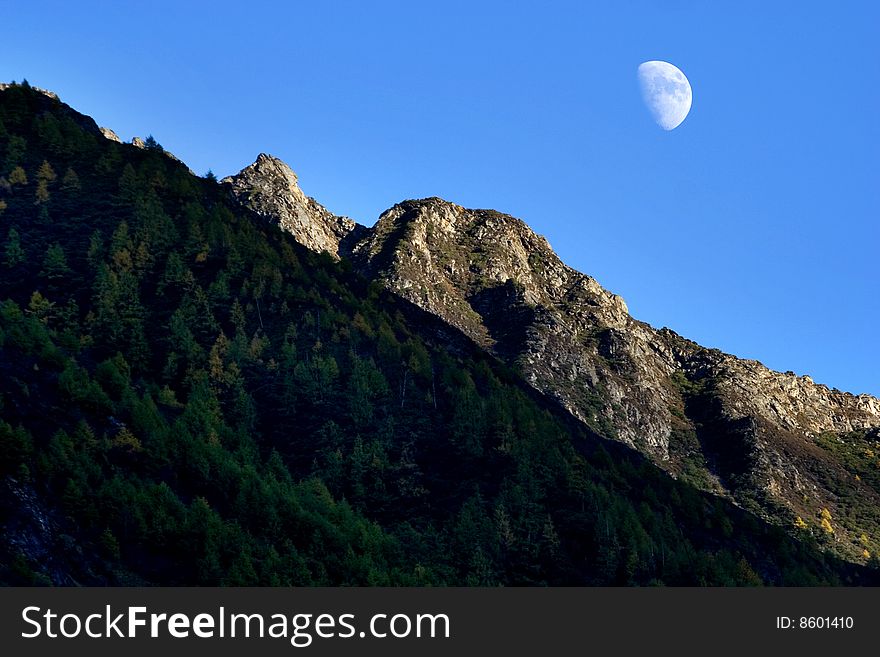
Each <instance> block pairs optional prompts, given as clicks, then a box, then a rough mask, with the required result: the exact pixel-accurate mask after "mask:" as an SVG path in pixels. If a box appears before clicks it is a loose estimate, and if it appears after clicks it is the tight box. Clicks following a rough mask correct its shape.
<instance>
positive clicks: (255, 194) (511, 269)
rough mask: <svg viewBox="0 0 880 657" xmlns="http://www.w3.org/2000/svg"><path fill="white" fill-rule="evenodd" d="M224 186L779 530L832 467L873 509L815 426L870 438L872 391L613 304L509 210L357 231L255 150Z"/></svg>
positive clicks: (836, 495)
mask: <svg viewBox="0 0 880 657" xmlns="http://www.w3.org/2000/svg"><path fill="white" fill-rule="evenodd" d="M223 183H224V184H226V185H228V186H229V188H230V193H231V194H233V195H234V196H235V197H236V198H237V199H238V200H239V201H240V202H241V203H243V204H244V205H246V206H247V207H249V208H250V209H252V210H254V211H256V212H257V213H258V214H260V215H261V216H263V217H265V218H266V219H267V220H268V221H270V222H271V223H275V224H277V225H279V226H280V227H281V228H282V229H284V230H286V231H288V232H290V233H292V234H293V235H294V236H295V237H296V239H297V240H298V241H299V242H301V243H302V244H304V245H305V246H307V247H309V248H311V249H313V250H316V251H327V252H329V253H330V254H331V255H333V256H334V257H337V258H339V257H344V258H347V259H349V260H350V261H351V262H352V263H353V265H354V266H355V268H356V269H357V270H359V271H360V272H361V273H363V274H364V275H366V276H367V277H369V278H371V279H375V280H379V281H381V282H382V283H383V284H384V285H386V286H387V287H388V288H389V289H391V290H393V291H394V292H395V293H397V294H399V295H400V296H402V297H404V298H405V299H407V300H409V301H411V302H412V303H414V304H416V305H418V306H420V307H421V308H423V309H425V310H427V311H429V312H431V313H433V314H435V315H438V316H439V317H441V318H443V319H444V320H445V321H447V322H448V323H449V324H451V325H453V326H455V327H456V328H458V329H459V330H461V331H462V332H464V333H465V334H466V335H468V336H469V337H470V338H472V339H473V340H474V341H475V342H477V343H478V344H480V345H481V346H483V347H484V348H485V349H487V350H489V351H491V352H493V353H494V354H495V355H497V356H498V357H499V358H501V359H503V360H505V361H507V362H508V363H510V364H512V365H514V366H515V367H516V368H517V369H519V371H520V372H521V373H522V375H523V376H524V377H525V378H526V379H527V380H528V381H529V382H530V383H531V384H532V385H533V386H534V387H535V388H537V389H538V390H540V391H541V392H543V393H545V394H548V395H550V396H552V397H553V398H555V399H557V400H558V401H559V403H560V404H561V405H562V406H564V407H565V408H566V409H567V410H568V411H570V412H571V413H572V414H573V415H574V416H576V417H577V418H579V419H580V420H582V421H583V422H585V423H586V424H588V425H589V426H591V427H592V428H594V429H595V430H597V431H599V432H600V433H602V434H603V435H605V436H606V437H609V438H612V439H615V440H619V441H621V442H623V443H625V444H627V445H629V446H631V447H633V448H636V449H638V450H640V451H642V452H644V453H646V454H648V455H649V456H650V457H651V458H652V459H653V460H654V461H655V462H657V463H658V464H660V465H661V466H662V467H664V468H665V469H667V470H668V471H669V472H670V473H672V474H673V475H674V476H683V477H687V478H689V479H691V480H692V481H694V483H697V484H698V485H700V486H701V487H703V488H706V489H709V490H713V491H714V492H716V493H718V494H720V495H724V496H727V497H730V498H732V499H734V500H735V501H737V502H738V503H740V504H742V505H744V506H748V507H749V508H751V509H752V510H754V511H756V512H758V513H760V514H762V515H764V516H765V517H770V518H772V519H774V520H775V521H777V522H780V523H782V524H786V525H789V524H792V523H795V522H797V523H798V525H800V524H801V523H803V524H806V525H808V526H812V525H816V527H818V525H819V515H820V514H821V512H822V511H821V510H822V509H826V510H828V509H831V512H835V513H837V512H839V513H845V512H846V511H845V510H844V509H843V508H842V506H843V503H842V502H841V501H840V498H841V497H842V495H841V493H840V491H839V490H838V491H836V492H832V491H830V490H829V486H828V485H827V483H825V480H826V479H827V477H829V476H830V477H832V478H833V479H834V481H835V482H838V483H839V484H840V486H842V487H843V488H844V489H846V491H847V492H851V491H850V489H854V490H857V491H858V494H859V495H861V496H862V497H863V498H864V499H865V500H866V502H869V503H870V504H880V493H878V491H877V490H875V489H873V488H871V487H867V486H862V485H860V480H859V481H856V480H855V477H854V475H853V473H852V472H851V471H850V470H848V469H847V468H846V467H845V466H844V465H842V464H841V463H840V462H839V459H837V458H836V457H835V456H834V455H833V454H832V453H830V452H829V451H828V449H825V448H822V447H818V446H817V439H818V437H820V436H823V435H825V434H832V435H833V436H834V437H835V438H834V439H835V440H845V439H846V438H845V436H846V435H848V434H851V433H853V432H856V433H859V437H858V440H863V441H867V443H872V441H875V440H876V438H880V435H877V434H876V431H877V429H878V427H880V401H878V400H877V399H876V398H874V397H871V396H869V395H858V396H856V395H852V394H849V393H845V392H840V391H838V390H831V389H829V388H828V387H826V386H824V385H822V384H817V383H814V382H813V381H812V379H811V378H810V377H808V376H796V375H794V374H793V373H791V372H789V373H779V372H773V371H772V370H770V369H768V368H766V367H764V366H763V365H762V364H761V363H759V362H757V361H753V360H743V359H739V358H736V357H734V356H731V355H728V354H724V353H722V352H720V351H718V350H715V349H706V348H704V347H701V346H700V345H698V344H696V343H694V342H692V341H689V340H686V339H684V338H682V337H680V336H678V335H677V334H676V333H674V332H673V331H671V330H669V329H665V328H664V329H659V330H658V329H655V328H653V327H651V326H649V325H648V324H645V323H643V322H640V321H638V320H636V319H634V318H632V317H631V316H630V315H629V312H628V309H627V307H626V304H625V303H624V301H623V299H621V298H620V297H619V296H617V295H615V294H613V293H611V292H609V291H607V290H605V289H604V288H602V286H601V285H600V284H599V283H598V282H597V281H596V280H595V279H593V278H591V277H590V276H587V275H585V274H582V273H580V272H578V271H576V270H574V269H572V268H571V267H568V266H567V265H565V264H564V263H563V262H562V261H561V260H560V259H559V258H558V257H557V256H556V254H555V253H554V252H553V250H552V248H551V247H550V245H549V243H548V242H547V240H546V239H544V238H543V237H541V236H539V235H537V234H535V233H534V232H533V231H532V230H531V229H530V228H529V227H528V226H527V225H526V224H525V223H524V222H522V221H521V220H519V219H516V218H514V217H511V216H509V215H504V214H502V213H499V212H495V211H492V210H470V209H466V208H463V207H461V206H458V205H456V204H454V203H450V202H447V201H444V200H442V199H439V198H427V199H421V200H410V201H405V202H402V203H399V204H397V205H395V206H394V207H392V208H390V209H389V210H387V211H386V212H384V213H383V214H382V215H381V216H380V218H379V220H378V222H377V223H376V224H375V226H374V227H372V228H367V227H364V226H360V225H358V224H356V223H355V222H353V221H351V220H350V219H347V218H342V217H337V216H335V215H333V214H332V213H331V212H329V211H328V210H326V209H325V208H324V207H323V206H321V205H320V204H318V203H317V202H316V201H315V200H314V199H311V198H309V197H307V196H306V195H305V194H304V193H303V192H302V191H301V190H300V189H299V186H298V183H297V178H296V175H295V174H294V173H293V172H292V170H290V168H289V167H287V165H285V164H284V163H283V162H281V161H280V160H278V159H277V158H273V157H271V156H267V155H264V154H263V155H260V157H259V158H258V159H257V161H256V162H255V163H254V164H253V165H251V166H249V167H247V168H246V169H244V170H243V171H242V172H241V173H239V174H237V175H235V176H231V177H229V178H226V179H224V180H223ZM867 443H866V444H867ZM836 486H837V484H835V487H836ZM804 518H806V519H807V520H806V521H805V520H804ZM814 521H815V522H814ZM849 524H850V525H851V527H850V528H849V529H847V528H844V527H841V528H839V529H835V533H834V535H833V537H831V538H829V540H831V541H833V542H834V543H836V544H840V545H836V546H835V549H837V551H840V552H841V553H844V554H846V555H847V556H849V557H850V558H854V559H857V558H859V556H861V557H864V554H863V552H864V551H863V550H860V549H859V545H858V540H857V539H856V538H855V534H860V533H862V532H863V531H869V532H876V531H878V529H880V525H878V524H877V522H876V518H873V519H868V518H859V519H855V520H852V522H851V523H849ZM817 531H818V530H817ZM825 538H828V537H825Z"/></svg>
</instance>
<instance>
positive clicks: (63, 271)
mask: <svg viewBox="0 0 880 657" xmlns="http://www.w3.org/2000/svg"><path fill="white" fill-rule="evenodd" d="M69 273H70V267H68V266H67V256H65V255H64V249H63V248H61V245H60V244H59V243H58V242H55V244H53V245H52V246H50V247H49V248H48V249H47V250H46V255H45V257H44V258H43V268H42V269H41V270H40V276H42V277H43V278H45V279H47V280H49V281H59V280H61V279H63V278H64V277H65V276H67V275H68V274H69Z"/></svg>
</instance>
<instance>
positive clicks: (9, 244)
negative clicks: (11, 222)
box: [3, 228, 25, 267]
mask: <svg viewBox="0 0 880 657" xmlns="http://www.w3.org/2000/svg"><path fill="white" fill-rule="evenodd" d="M4 256H5V257H4V259H3V261H4V262H5V263H6V266H7V267H15V266H16V265H18V264H21V263H22V262H24V259H25V253H24V249H23V248H21V239H20V237H19V235H18V231H17V230H15V228H10V229H9V235H8V236H7V238H6V248H5V250H4Z"/></svg>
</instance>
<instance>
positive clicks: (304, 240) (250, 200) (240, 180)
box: [220, 153, 358, 258]
mask: <svg viewBox="0 0 880 657" xmlns="http://www.w3.org/2000/svg"><path fill="white" fill-rule="evenodd" d="M220 182H221V183H223V184H226V185H229V188H230V191H231V193H232V194H233V196H234V197H235V198H236V199H237V200H238V201H239V202H240V203H242V204H243V205H245V206H246V207H248V208H250V209H251V210H253V211H254V212H256V213H257V214H258V215H260V216H262V217H264V218H266V219H268V220H269V221H270V222H271V223H274V224H276V225H278V226H280V227H281V228H282V229H283V230H285V231H287V232H289V233H291V234H292V235H293V236H294V237H295V238H296V240H297V241H298V242H300V244H303V245H304V246H307V247H308V248H310V249H312V250H314V251H318V252H319V253H320V252H322V251H327V252H328V253H330V254H331V255H332V256H334V257H336V258H338V257H339V256H340V249H341V243H342V241H343V239H344V238H346V237H347V236H349V235H350V234H351V233H353V232H355V231H356V230H357V229H358V225H357V224H356V223H355V222H354V221H352V220H351V219H349V218H348V217H339V216H337V215H334V214H333V213H331V212H330V211H329V210H327V209H326V208H325V207H324V206H322V205H321V204H320V203H318V202H317V201H315V199H313V198H311V197H309V196H306V195H305V194H304V193H303V191H302V190H301V189H300V187H299V183H298V181H297V176H296V174H295V173H294V172H293V170H292V169H291V168H290V167H289V166H287V164H285V163H284V162H283V161H281V160H279V159H278V158H277V157H273V156H271V155H267V154H266V153H260V154H259V155H258V156H257V159H256V161H255V162H254V163H253V164H251V165H250V166H247V167H245V168H244V169H242V170H241V171H240V172H239V173H237V174H236V175H234V176H229V177H226V178H224V179H223V180H221V181H220Z"/></svg>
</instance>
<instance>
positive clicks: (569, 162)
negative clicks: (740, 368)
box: [0, 0, 880, 395]
mask: <svg viewBox="0 0 880 657" xmlns="http://www.w3.org/2000/svg"><path fill="white" fill-rule="evenodd" d="M129 4H133V3H116V2H102V3H96V2H76V3H71V2H39V3H36V2H34V3H29V2H20V1H16V2H2V1H0V15H2V17H3V26H2V38H0V80H12V79H15V80H21V78H23V77H26V78H27V79H28V80H29V81H30V82H31V83H32V84H35V85H38V86H44V87H48V88H50V89H53V90H55V91H57V92H58V93H59V94H60V95H61V97H62V99H63V100H65V101H66V102H68V103H69V104H71V105H73V106H74V107H75V108H77V109H79V110H80V111H82V112H85V113H87V114H90V115H92V116H93V117H94V118H95V119H96V120H97V121H98V122H99V123H100V124H102V125H106V126H109V127H111V128H113V129H114V130H116V131H117V132H118V133H119V134H120V136H122V137H123V138H124V139H130V138H131V137H132V136H133V135H141V136H145V135H147V134H150V133H152V134H153V135H154V136H155V137H156V138H157V139H158V140H159V142H160V143H162V144H163V145H164V146H165V147H166V148H167V149H169V150H171V151H172V152H174V153H176V154H177V155H178V156H180V157H181V158H183V159H184V160H185V161H186V162H187V163H188V164H189V165H190V166H191V167H192V168H193V169H194V170H196V171H198V172H199V173H202V172H204V171H206V170H207V169H208V168H211V169H213V170H214V172H215V173H217V174H218V175H226V174H229V173H233V172H235V171H237V170H239V169H240V168H242V167H244V166H245V165H247V164H249V163H250V162H252V161H253V160H254V158H255V157H256V155H257V153H259V152H260V151H266V152H269V153H272V154H274V155H277V156H279V157H281V158H282V159H284V160H286V161H287V162H288V163H289V164H290V165H291V166H292V167H293V168H294V170H296V171H297V172H298V173H299V176H300V182H301V185H302V187H303V189H304V190H305V191H306V193H308V194H310V195H312V196H315V197H316V198H317V199H318V200H319V201H321V202H322V203H323V204H325V205H326V206H327V207H328V208H329V209H331V210H332V211H334V212H336V213H340V214H347V215H349V216H351V217H353V218H354V219H357V220H358V221H360V222H362V223H365V224H372V223H373V222H374V221H375V220H376V218H377V217H378V215H379V213H380V212H381V211H382V210H384V209H386V208H387V207H389V206H391V205H393V204H394V203H395V202H397V201H399V200H402V199H405V198H414V197H423V196H434V195H437V196H442V197H444V198H447V199H449V200H451V201H455V202H457V203H460V204H462V205H465V206H469V207H491V208H496V209H498V210H501V211H504V212H509V213H511V214H513V215H516V216H518V217H521V218H523V219H525V220H526V221H527V222H528V223H530V224H531V226H532V227H533V228H534V229H535V230H536V231H538V232H540V233H542V234H544V235H545V236H547V238H548V239H549V240H550V243H551V244H552V245H553V246H554V247H555V248H556V250H557V252H558V253H559V254H560V255H561V256H562V257H563V259H564V260H565V261H566V262H568V263H569V264H571V265H572V266H574V267H576V268H577V269H579V270H581V271H584V272H586V273H588V274H591V275H592V276H594V277H596V278H597V279H598V280H599V282H600V283H602V284H603V285H604V286H605V287H607V288H609V289H610V290H612V291H614V292H617V293H619V294H621V295H622V296H623V297H624V298H625V299H626V301H627V303H628V304H629V307H630V310H631V312H632V313H633V315H635V316H636V317H637V318H639V319H642V320H645V321H648V322H650V323H651V324H654V325H655V326H658V327H659V326H669V327H670V328H673V329H674V330H676V331H678V332H679V333H681V334H683V335H685V336H687V337H690V338H692V339H694V340H697V341H698V342H701V343H702V344H705V345H707V346H712V347H718V348H720V349H723V350H725V351H728V352H731V353H735V354H737V355H740V356H744V357H750V358H757V359H759V360H761V361H762V362H763V363H765V364H766V365H768V366H770V367H773V368H774V369H778V370H783V371H784V370H789V369H791V370H794V371H796V372H797V373H798V374H810V375H812V376H813V377H814V378H815V379H816V380H817V381H820V382H823V383H827V384H828V385H829V386H832V387H838V388H841V389H843V390H849V391H851V392H856V393H859V392H870V393H873V394H875V395H877V394H880V340H878V335H877V333H878V331H877V327H878V326H880V301H878V299H880V295H878V283H880V273H878V271H880V270H878V251H880V248H878V247H880V227H878V220H880V166H878V164H880V162H878V160H880V38H878V31H877V30H878V26H880V9H878V8H877V6H878V4H880V3H876V2H870V1H864V2H831V1H828V2H810V1H804V2H797V3H795V2H766V1H761V2H752V1H744V0H740V1H737V2H724V3H722V2H698V1H692V2H685V1H683V0H679V1H669V2H663V1H661V0H655V1H652V2H648V1H643V2H635V1H612V0H608V1H606V2H589V3H587V2H571V3H562V2H559V3H553V2H550V3H540V6H539V5H538V4H537V3H535V4H534V5H533V6H529V5H526V4H525V3H514V2H482V3H481V2H450V1H444V2H442V3H441V2H437V3H433V7H428V6H427V4H428V3H421V2H418V3H417V2H393V3H390V2H380V3H376V2H333V3H330V2H327V3H324V2H316V1H314V0H311V1H309V2H276V3H267V2H260V1H258V0H251V1H249V2H245V3H242V2H240V1H238V2H203V3H197V2H150V3H142V6H141V7H131V6H129ZM650 59H661V60H666V61H669V62H672V63H673V64H675V65H676V66H678V67H680V68H681V69H682V70H683V71H684V72H685V74H686V75H687V76H688V78H689V79H690V82H691V84H692V86H693V90H694V92H693V93H694V101H693V108H692V109H691V113H690V115H689V116H688V118H687V119H686V120H685V122H684V123H683V124H682V125H681V126H680V127H679V128H677V129H676V130H674V131H672V132H664V131H663V130H661V129H660V128H658V127H657V126H656V125H655V124H654V123H653V122H652V121H651V119H650V117H649V115H648V113H647V111H646V110H645V109H644V108H643V106H642V105H641V100H640V96H639V91H638V87H637V83H636V68H637V67H638V65H639V63H641V62H642V61H645V60H650Z"/></svg>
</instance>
